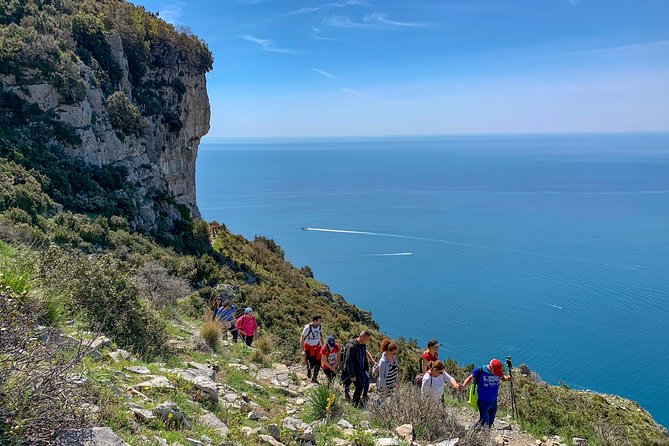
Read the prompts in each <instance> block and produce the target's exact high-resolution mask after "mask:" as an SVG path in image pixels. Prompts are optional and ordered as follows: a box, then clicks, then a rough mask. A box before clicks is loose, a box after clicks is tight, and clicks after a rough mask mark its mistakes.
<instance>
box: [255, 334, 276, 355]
mask: <svg viewBox="0 0 669 446" xmlns="http://www.w3.org/2000/svg"><path fill="white" fill-rule="evenodd" d="M255 347H256V348H257V349H258V350H260V352H261V353H262V354H263V355H269V354H270V353H273V352H275V351H276V339H275V338H274V336H272V335H271V334H268V333H265V334H263V335H262V336H260V338H258V340H257V341H256V342H255Z"/></svg>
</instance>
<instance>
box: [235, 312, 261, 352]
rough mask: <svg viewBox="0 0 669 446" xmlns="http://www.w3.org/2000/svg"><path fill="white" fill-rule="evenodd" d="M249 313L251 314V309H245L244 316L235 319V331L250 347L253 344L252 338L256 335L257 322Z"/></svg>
mask: <svg viewBox="0 0 669 446" xmlns="http://www.w3.org/2000/svg"><path fill="white" fill-rule="evenodd" d="M251 313H253V309H252V308H251V307H247V308H246V309H245V310H244V315H243V316H242V317H240V318H239V319H237V323H236V324H235V327H236V328H237V331H238V332H239V334H240V335H242V339H244V341H245V342H246V345H248V346H249V347H251V344H252V343H253V336H254V335H255V334H256V330H257V329H258V321H257V320H256V317H255V316H254V315H253V314H251Z"/></svg>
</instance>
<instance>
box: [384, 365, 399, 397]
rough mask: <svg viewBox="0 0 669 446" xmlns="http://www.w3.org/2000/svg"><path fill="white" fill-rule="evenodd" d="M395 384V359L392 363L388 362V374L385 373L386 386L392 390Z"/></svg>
mask: <svg viewBox="0 0 669 446" xmlns="http://www.w3.org/2000/svg"><path fill="white" fill-rule="evenodd" d="M395 386H397V360H395V363H394V364H390V367H389V368H388V374H387V375H386V388H387V389H388V390H393V389H394V388H395Z"/></svg>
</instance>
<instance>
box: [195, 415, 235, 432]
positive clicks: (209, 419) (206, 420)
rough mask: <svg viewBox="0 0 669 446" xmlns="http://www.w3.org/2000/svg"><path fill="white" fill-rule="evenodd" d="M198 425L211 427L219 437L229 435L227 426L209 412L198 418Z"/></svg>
mask: <svg viewBox="0 0 669 446" xmlns="http://www.w3.org/2000/svg"><path fill="white" fill-rule="evenodd" d="M200 424H203V425H205V426H209V427H211V428H212V429H214V430H215V431H216V433H217V434H219V435H221V436H226V435H228V434H229V433H230V429H228V426H227V425H226V424H225V423H224V422H222V421H221V420H220V419H219V418H218V417H217V416H216V415H214V414H213V413H211V412H206V413H205V414H204V415H202V416H201V417H200Z"/></svg>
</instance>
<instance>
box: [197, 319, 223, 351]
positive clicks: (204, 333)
mask: <svg viewBox="0 0 669 446" xmlns="http://www.w3.org/2000/svg"><path fill="white" fill-rule="evenodd" d="M200 336H201V337H202V339H204V341H205V342H206V343H207V345H208V346H209V347H211V349H212V350H213V351H218V350H219V349H220V347H221V327H220V326H219V325H218V322H216V321H211V320H210V321H207V322H205V323H203V324H202V327H201V328H200Z"/></svg>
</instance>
